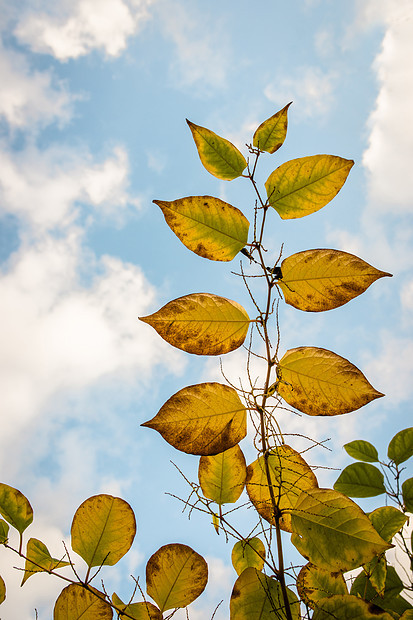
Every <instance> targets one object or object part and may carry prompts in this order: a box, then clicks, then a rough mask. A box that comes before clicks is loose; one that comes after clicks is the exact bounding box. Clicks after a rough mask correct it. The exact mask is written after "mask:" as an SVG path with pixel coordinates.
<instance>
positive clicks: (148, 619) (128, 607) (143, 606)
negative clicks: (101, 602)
mask: <svg viewBox="0 0 413 620" xmlns="http://www.w3.org/2000/svg"><path fill="white" fill-rule="evenodd" d="M112 603H113V604H114V605H115V607H116V610H117V611H120V612H123V613H127V614H128V616H130V617H132V618H134V620H162V614H161V612H160V610H159V609H158V608H157V607H155V605H153V604H152V603H149V601H142V602H141V603H129V604H126V603H123V602H122V601H121V599H120V598H119V596H118V595H117V594H115V592H114V593H113V594H112ZM120 618H121V619H122V618H124V616H123V615H122V614H121V615H120ZM125 618H126V616H125Z"/></svg>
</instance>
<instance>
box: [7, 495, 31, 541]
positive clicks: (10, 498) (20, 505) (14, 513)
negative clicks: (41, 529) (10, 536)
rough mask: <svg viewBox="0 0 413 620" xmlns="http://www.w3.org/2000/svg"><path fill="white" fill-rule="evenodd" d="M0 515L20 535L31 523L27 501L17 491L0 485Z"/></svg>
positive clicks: (29, 507)
mask: <svg viewBox="0 0 413 620" xmlns="http://www.w3.org/2000/svg"><path fill="white" fill-rule="evenodd" d="M0 514H1V515H2V516H3V517H4V518H5V519H6V521H7V523H10V525H12V526H13V527H15V528H16V530H17V531H18V532H19V533H20V534H22V533H23V532H24V530H25V529H26V528H27V527H28V526H29V525H30V523H31V522H32V521H33V509H32V507H31V506H30V502H29V500H28V499H27V498H26V497H25V496H24V495H23V493H21V492H20V491H18V490H17V489H14V488H13V487H9V485H8V484H4V483H0Z"/></svg>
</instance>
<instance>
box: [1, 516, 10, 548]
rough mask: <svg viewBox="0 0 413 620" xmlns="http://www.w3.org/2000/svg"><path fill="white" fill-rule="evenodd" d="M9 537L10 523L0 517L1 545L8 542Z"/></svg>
mask: <svg viewBox="0 0 413 620" xmlns="http://www.w3.org/2000/svg"><path fill="white" fill-rule="evenodd" d="M8 539H9V524H8V523H6V522H5V521H3V519H0V545H4V544H5V543H7V541H8Z"/></svg>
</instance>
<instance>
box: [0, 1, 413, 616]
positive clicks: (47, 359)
mask: <svg viewBox="0 0 413 620" xmlns="http://www.w3.org/2000/svg"><path fill="white" fill-rule="evenodd" d="M0 11H1V19H0V30H1V40H0V46H1V48H0V81H1V84H2V88H1V92H0V164H1V165H0V298H1V300H2V301H1V305H0V341H1V348H0V368H1V372H0V393H1V395H2V399H1V400H2V404H1V408H2V417H1V424H2V432H1V433H0V467H1V472H2V473H1V480H2V481H3V482H5V483H7V484H9V485H11V486H14V487H16V488H18V489H20V490H21V491H22V492H23V493H24V494H25V495H26V496H27V497H28V498H29V500H30V502H31V504H32V506H33V509H34V514H35V518H34V523H33V525H32V526H30V529H29V530H28V532H27V534H28V536H33V537H36V538H40V539H41V540H43V541H44V542H45V543H46V544H47V545H48V547H49V550H50V551H51V553H52V555H54V556H55V557H60V556H61V555H62V543H61V541H62V540H66V541H68V540H69V533H70V524H71V520H72V517H73V514H74V512H75V510H76V508H77V507H78V506H79V504H80V503H81V502H82V501H83V500H84V499H86V498H87V497H89V496H92V495H96V494H98V493H111V494H113V495H117V496H121V497H123V498H124V499H125V500H127V501H128V502H129V503H130V504H131V506H132V507H133V509H134V511H135V514H136V519H137V523H138V533H137V537H136V540H135V543H134V546H133V549H132V550H131V551H130V552H129V553H128V554H127V556H125V558H124V559H123V560H122V561H121V562H120V563H119V565H118V566H117V567H114V568H109V567H108V568H105V569H104V570H103V571H102V576H103V578H104V580H105V584H106V587H107V590H108V592H109V593H110V594H111V593H112V592H113V591H116V592H117V593H118V594H119V595H120V596H121V598H122V597H123V598H125V599H127V598H128V597H129V595H130V593H131V591H132V589H133V582H132V580H131V578H130V577H129V575H130V574H131V573H132V574H134V575H135V576H136V577H137V576H139V575H140V579H141V583H142V584H144V573H145V563H146V561H147V559H149V557H150V556H151V555H152V553H154V551H155V550H156V549H158V548H159V547H160V546H161V545H163V544H166V543H168V542H182V543H184V544H188V545H190V546H192V547H193V548H194V549H195V550H196V551H197V552H199V553H201V554H202V555H204V556H205V557H206V558H207V560H208V562H209V567H210V579H209V585H208V587H207V591H206V592H205V593H204V594H203V595H202V597H201V598H200V599H199V601H198V602H197V603H196V604H195V605H194V606H193V611H191V614H190V617H191V620H199V619H200V618H210V617H211V615H212V613H213V610H214V608H215V606H216V605H217V604H218V603H219V601H220V600H221V599H224V602H223V603H222V605H221V607H220V608H219V610H218V612H217V613H216V615H215V620H224V619H225V618H227V617H228V607H227V606H228V596H229V592H230V591H231V589H232V585H233V582H234V581H235V577H236V575H235V572H234V570H233V569H232V567H231V563H230V552H231V548H232V545H231V543H228V544H226V542H225V539H224V538H223V536H217V535H216V534H215V532H214V530H213V528H212V526H211V525H210V524H209V523H208V522H207V520H206V519H205V518H204V517H203V516H202V515H199V514H196V513H195V514H193V515H192V517H191V520H189V521H188V518H187V515H186V514H184V515H183V514H181V508H182V507H181V504H180V503H179V501H178V500H176V499H173V498H172V497H171V496H169V495H166V493H168V492H169V493H174V494H175V495H178V496H179V497H181V498H186V497H187V495H188V487H187V485H186V483H185V481H184V480H183V478H182V476H181V475H180V474H179V472H178V471H177V469H176V468H175V467H174V466H173V465H172V464H171V461H173V462H174V463H175V464H176V465H177V466H178V467H179V468H180V469H182V471H183V472H184V473H185V474H186V475H187V476H188V477H189V478H190V479H191V480H196V476H197V458H196V457H191V456H188V455H183V454H180V453H178V452H177V451H176V450H175V449H174V448H172V447H171V446H169V445H168V444H166V442H164V441H163V440H162V438H161V437H160V436H159V435H158V434H157V433H155V432H154V431H152V430H150V429H146V428H145V429H144V428H141V427H140V424H142V423H143V422H144V421H146V420H149V419H150V418H152V417H153V416H154V415H155V414H156V412H157V411H158V410H159V408H160V407H161V406H162V404H163V403H164V402H165V400H167V399H168V398H169V397H170V396H171V395H172V394H174V393H175V392H177V391H178V390H179V389H181V388H182V387H185V386H186V385H191V384H194V383H200V382H203V381H212V380H222V377H221V376H220V369H219V361H218V359H216V358H202V357H198V356H191V355H188V354H185V353H183V352H181V351H178V350H177V349H173V348H172V347H170V346H169V345H167V343H165V342H164V341H163V340H162V339H161V338H159V336H157V335H156V333H155V332H154V331H153V330H152V329H151V328H150V327H149V326H148V325H146V324H144V323H141V322H139V321H138V320H137V317H138V316H144V315H147V314H151V313H152V312H154V311H155V310H157V309H158V308H160V307H161V306H163V305H164V304H165V303H166V302H168V301H170V300H171V299H175V298H177V297H180V296H182V295H185V294H188V293H191V292H211V293H215V294H218V295H223V296H225V297H229V298H230V299H234V300H236V301H238V302H240V303H242V304H243V305H244V306H245V308H246V309H247V311H248V312H250V313H251V314H253V312H254V311H253V308H251V302H250V301H249V299H248V296H247V294H246V292H245V290H244V289H243V287H242V282H241V281H240V279H239V278H237V277H236V276H233V275H232V273H231V271H237V270H239V260H238V258H235V259H234V261H233V263H230V264H228V263H213V262H210V261H207V260H205V259H202V258H200V257H198V256H195V255H194V254H192V253H191V252H189V251H188V250H187V249H186V248H185V247H184V246H183V245H182V244H181V243H180V242H179V241H178V239H177V238H176V237H175V236H174V235H173V233H172V232H171V231H170V230H169V228H168V227H167V226H166V224H165V222H164V219H163V216H162V214H161V212H160V210H159V209H158V207H157V206H155V205H154V204H153V203H152V200H153V199H158V200H174V199H177V198H180V197H183V196H189V195H205V194H207V195H213V196H218V197H220V198H221V199H223V200H226V201H228V202H230V203H231V204H233V205H234V206H237V207H238V208H240V209H241V210H242V211H243V212H244V214H245V215H246V216H247V217H249V218H250V219H251V218H252V213H253V204H254V196H253V194H252V193H251V191H250V189H249V188H247V187H246V181H245V180H244V179H239V180H236V181H233V182H231V183H229V182H226V181H219V180H218V179H216V178H215V177H213V176H211V175H210V174H208V172H207V171H206V170H205V169H204V168H203V167H202V165H201V163H200V161H199V158H198V155H197V153H196V149H195V146H194V143H193V141H192V137H191V135H190V131H189V130H188V127H187V125H186V122H185V118H189V119H190V120H191V121H193V122H195V123H196V124H199V125H203V126H206V127H208V128H209V129H212V130H213V131H215V132H216V133H218V134H220V135H222V136H224V137H226V138H228V139H230V140H231V141H232V142H233V143H234V144H236V145H237V146H238V148H240V149H241V150H243V152H244V154H246V147H245V144H246V143H248V142H251V138H252V134H253V132H254V130H255V129H256V128H257V126H258V125H259V124H260V123H261V122H262V121H263V120H265V119H266V118H268V117H269V116H271V115H272V114H274V113H275V112H276V111H277V110H279V109H280V108H282V107H284V106H285V105H286V104H287V103H288V102H289V101H293V104H292V106H291V107H290V109H289V129H288V134H287V140H286V143H285V145H284V146H283V147H282V149H280V151H278V152H277V153H276V154H275V155H273V156H269V155H268V157H267V158H265V159H264V158H263V160H264V161H263V165H262V170H261V172H260V174H259V180H260V181H261V182H264V181H265V179H266V178H267V176H268V175H269V173H270V172H271V171H272V170H273V169H275V167H277V166H278V165H280V163H282V162H283V161H286V160H289V159H293V158H295V157H301V156H305V155H313V154H318V153H329V154H334V155H340V156H341V157H345V158H351V159H354V160H355V166H354V167H353V169H352V171H351V173H350V175H349V178H348V180H347V182H346V184H345V186H344V188H343V189H342V191H341V192H340V194H339V195H338V196H337V198H336V199H334V201H333V202H332V203H331V204H330V205H328V206H327V207H326V208H325V209H322V210H321V211H319V212H317V213H315V214H313V215H311V216H309V217H306V218H303V219H300V220H291V221H281V220H280V218H279V217H278V215H277V214H276V213H273V214H271V215H272V216H273V217H272V218H271V221H270V222H269V227H268V239H270V240H271V246H270V249H269V256H274V257H277V256H278V254H279V251H280V246H281V244H282V243H283V244H284V246H283V256H289V255H290V254H293V253H294V252H298V251H300V250H304V249H310V248H317V247H320V248H323V247H332V248H337V249H342V250H344V251H348V252H352V253H355V254H357V255H358V256H360V257H361V258H363V259H364V260H366V261H367V262H369V263H371V264H373V265H374V266H375V267H377V268H378V269H382V270H383V271H386V272H391V273H392V274H393V277H392V278H384V279H382V280H379V281H378V282H376V283H375V284H373V285H372V286H371V288H370V289H368V290H367V292H366V293H364V295H363V296H361V297H359V298H357V299H355V300H353V301H352V302H350V303H349V304H348V305H346V306H344V307H342V308H339V309H336V310H333V311H330V312H327V313H322V314H320V315H319V314H308V313H302V312H300V311H298V310H295V309H294V308H291V307H288V306H282V307H281V311H280V328H281V350H282V351H285V350H287V349H289V348H291V347H295V346H300V345H311V346H320V347H324V348H327V349H330V350H332V351H334V352H336V353H338V354H339V355H341V356H343V357H346V358H348V359H350V361H351V362H352V363H354V364H355V365H356V366H357V367H358V368H360V369H361V370H362V371H363V372H364V373H365V374H366V376H367V377H368V379H369V380H370V382H371V383H372V384H373V386H374V387H375V388H376V389H378V390H379V391H381V392H384V393H385V394H386V398H381V399H378V400H376V401H374V402H373V403H370V404H369V405H367V406H366V407H365V408H363V409H362V410H359V411H357V412H354V413H351V414H347V415H345V416H341V417H340V418H339V419H332V420H327V419H326V420H324V419H316V420H314V419H313V418H306V417H305V416H302V417H298V416H295V415H293V414H288V413H284V414H283V416H282V420H280V424H281V425H282V428H283V430H285V432H286V433H290V434H293V433H301V434H305V435H307V436H309V437H312V438H314V439H317V440H323V439H326V438H331V441H330V442H329V444H328V445H329V446H330V448H331V450H332V452H326V451H325V450H321V449H320V450H319V451H312V452H311V453H310V454H311V464H312V465H320V466H329V467H337V468H338V469H340V468H342V467H344V466H345V465H347V464H348V463H349V462H350V459H349V457H347V456H346V455H345V453H344V451H343V449H342V445H343V444H344V443H346V442H347V441H351V440H353V439H359V438H360V439H361V438H362V439H368V440H369V441H371V442H372V443H374V444H375V445H376V446H377V447H378V448H379V452H380V454H381V456H382V457H383V458H384V457H385V455H386V450H387V444H388V441H389V440H390V438H391V437H392V436H393V435H394V434H395V433H396V432H398V431H399V430H401V429H402V428H405V427H407V426H409V425H411V419H412V418H411V400H412V396H413V382H412V380H411V376H412V371H413V335H412V324H413V320H412V316H413V314H412V310H413V244H412V236H413V222H412V217H411V213H412V207H413V199H412V196H413V175H412V174H411V164H412V160H413V122H412V121H413V119H412V115H413V113H412V110H413V72H412V69H411V67H412V64H413V39H412V37H411V32H412V28H413V3H412V1H411V0H399V1H398V2H394V1H393V0H349V1H348V2H340V3H339V2H335V1H334V0H301V1H299V0H291V1H290V2H280V1H279V0H272V1H271V0H259V1H258V2H256V3H255V4H254V5H252V4H251V3H250V2H247V1H246V0H238V1H237V2H234V1H233V0H229V2H226V3H223V2H217V1H216V0H211V1H210V2H208V3H204V2H199V1H198V0H53V2H52V1H51V0H17V1H16V2H14V3H10V2H6V1H5V0H0ZM269 245H270V244H269ZM222 361H223V367H224V371H225V373H226V375H227V376H228V377H229V378H231V379H232V380H234V381H236V380H237V377H239V376H241V377H242V375H243V373H245V370H244V363H245V362H244V354H243V352H242V351H241V350H239V351H236V352H233V353H230V354H228V355H226V356H224V357H223V359H222ZM258 372H259V369H258ZM248 441H249V440H248V439H247V440H245V441H244V442H243V443H242V447H243V449H244V450H245V453H246V455H247V460H248V461H249V462H251V461H252V460H253V459H254V458H255V457H254V455H253V452H252V450H251V448H250V446H249V443H248ZM300 442H301V443H300ZM291 443H292V445H293V446H296V447H297V449H299V448H300V449H301V446H302V445H303V443H302V439H299V438H294V437H291ZM244 446H245V447H244ZM337 476H338V471H333V472H332V471H330V470H322V469H321V470H320V473H319V480H320V483H323V484H325V485H330V486H331V485H332V484H333V482H334V480H335V478H336V477H337ZM379 500H380V498H378V501H379ZM376 505H379V504H376ZM235 518H236V519H238V520H239V522H240V523H241V525H243V526H244V527H245V528H246V529H245V530H244V531H245V533H247V532H248V527H249V523H250V521H249V519H250V515H249V514H241V511H240V512H238V513H236V516H235ZM291 553H293V552H291ZM291 557H292V558H293V559H292V561H296V557H294V555H292V556H291ZM77 562H78V563H77V566H81V565H82V563H81V560H80V559H79V558H78V559H77ZM16 565H19V564H18V559H17V558H15V557H14V556H12V555H11V553H8V552H7V551H6V550H3V551H2V553H1V554H0V574H1V575H2V576H3V578H4V579H5V581H6V586H7V599H6V601H5V603H3V605H2V606H1V608H0V616H1V618H3V619H4V620H14V619H17V618H19V620H34V618H35V611H34V610H35V608H36V609H37V611H38V618H39V620H48V619H49V618H50V617H51V615H52V609H53V604H54V600H55V598H56V596H57V594H58V592H59V591H60V589H61V587H62V582H60V581H59V582H57V581H58V580H57V579H52V578H51V577H49V576H48V575H46V574H45V575H36V576H35V577H32V578H31V579H29V580H28V582H27V583H26V584H25V585H24V588H23V589H20V585H19V584H20V581H21V573H20V572H19V571H16V570H14V569H13V568H12V567H13V566H16ZM20 566H21V564H20ZM56 582H57V583H56ZM98 585H99V584H98ZM176 617H177V618H181V617H182V618H183V617H184V616H179V615H177V616H176Z"/></svg>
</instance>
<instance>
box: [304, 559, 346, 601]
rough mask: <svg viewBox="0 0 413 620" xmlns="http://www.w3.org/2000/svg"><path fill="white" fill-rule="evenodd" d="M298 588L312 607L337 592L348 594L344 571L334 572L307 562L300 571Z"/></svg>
mask: <svg viewBox="0 0 413 620" xmlns="http://www.w3.org/2000/svg"><path fill="white" fill-rule="evenodd" d="M297 590H298V594H299V595H300V597H301V599H302V600H303V601H304V602H305V603H306V604H307V605H308V606H309V607H311V608H312V609H317V607H318V605H319V602H320V601H321V600H322V599H324V598H328V597H330V596H333V595H335V594H348V590H347V586H346V582H345V581H344V577H343V573H341V572H338V573H332V572H330V571H327V570H323V569H322V568H319V567H318V566H314V565H313V564H306V565H305V566H303V568H302V569H301V570H300V572H299V573H298V577H297Z"/></svg>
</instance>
